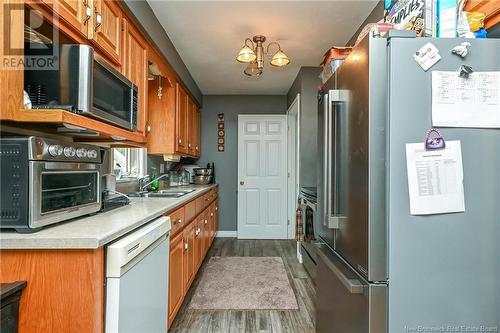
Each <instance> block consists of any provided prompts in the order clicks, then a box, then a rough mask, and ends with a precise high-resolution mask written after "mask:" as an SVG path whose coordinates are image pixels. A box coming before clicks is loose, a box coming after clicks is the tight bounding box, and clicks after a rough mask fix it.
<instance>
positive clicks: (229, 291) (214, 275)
mask: <svg viewBox="0 0 500 333" xmlns="http://www.w3.org/2000/svg"><path fill="white" fill-rule="evenodd" d="M189 308H191V309H199V310H201V309H203V310H268V309H275V310H295V309H298V305H297V300H296V299H295V295H294V293H293V290H292V287H291V286H290V282H289V281H288V277H287V275H286V271H285V265H284V264H283V260H282V259H281V258H280V257H212V258H210V261H209V262H208V264H207V266H206V267H205V269H204V271H203V275H202V277H201V280H200V283H199V284H198V287H197V288H196V291H195V294H194V295H193V298H192V299H191V302H190V304H189Z"/></svg>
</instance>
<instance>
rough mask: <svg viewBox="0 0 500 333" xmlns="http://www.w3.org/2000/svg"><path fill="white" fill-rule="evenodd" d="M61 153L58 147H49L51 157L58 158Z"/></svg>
mask: <svg viewBox="0 0 500 333" xmlns="http://www.w3.org/2000/svg"><path fill="white" fill-rule="evenodd" d="M62 153H63V147H61V146H59V145H50V146H49V154H50V155H51V156H60V155H61V154H62Z"/></svg>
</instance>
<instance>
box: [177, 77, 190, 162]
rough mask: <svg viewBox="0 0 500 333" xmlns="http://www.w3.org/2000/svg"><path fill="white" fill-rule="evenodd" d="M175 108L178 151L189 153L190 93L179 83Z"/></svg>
mask: <svg viewBox="0 0 500 333" xmlns="http://www.w3.org/2000/svg"><path fill="white" fill-rule="evenodd" d="M176 101H177V105H176V108H175V118H176V122H175V133H176V143H175V145H176V149H175V150H176V152H177V153H179V154H188V153H189V148H188V141H189V138H188V95H187V93H186V91H185V90H184V88H182V87H181V85H180V84H179V83H177V86H176Z"/></svg>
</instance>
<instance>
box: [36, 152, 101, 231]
mask: <svg viewBox="0 0 500 333" xmlns="http://www.w3.org/2000/svg"><path fill="white" fill-rule="evenodd" d="M29 175H30V176H29V177H30V183H29V184H30V185H29V186H30V203H31V209H30V221H29V224H30V228H39V227H42V226H44V225H48V224H52V223H56V222H61V221H64V220H69V219H72V218H75V217H79V216H82V215H86V214H91V213H95V212H97V211H99V210H100V209H101V186H100V179H101V178H100V165H98V164H90V163H85V164H84V163H61V162H41V161H31V162H30V165H29Z"/></svg>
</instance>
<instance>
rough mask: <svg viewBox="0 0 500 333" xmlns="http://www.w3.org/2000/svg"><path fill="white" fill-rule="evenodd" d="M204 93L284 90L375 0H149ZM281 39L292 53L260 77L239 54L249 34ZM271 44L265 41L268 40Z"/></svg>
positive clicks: (348, 32)
mask: <svg viewBox="0 0 500 333" xmlns="http://www.w3.org/2000/svg"><path fill="white" fill-rule="evenodd" d="M147 1H148V2H149V4H150V6H151V8H152V9H153V11H154V13H155V14H156V16H157V17H158V19H159V21H160V23H161V24H162V25H163V27H164V29H165V31H166V32H167V34H168V36H169V37H170V39H171V40H172V43H173V44H174V45H175V47H176V49H177V51H178V52H179V54H180V56H181V58H182V59H183V60H184V63H185V64H186V66H187V68H188V69H189V72H190V73H191V75H192V76H193V78H194V80H195V81H196V83H197V84H198V86H199V88H200V89H201V91H202V93H203V94H204V95H232V94H243V95H258V94H268V95H274V94H275V95H282V94H286V93H287V91H288V89H289V88H290V86H291V85H292V82H293V80H294V79H295V77H296V75H297V73H298V71H299V69H300V67H302V66H318V65H319V63H320V62H321V60H322V56H323V54H324V52H325V51H326V50H327V49H329V48H330V47H331V46H332V45H345V43H346V42H347V41H348V40H349V39H350V37H351V36H352V35H353V34H354V32H356V30H357V29H358V27H359V26H360V25H361V23H362V22H363V21H364V20H365V19H366V17H368V15H369V14H370V12H371V11H372V9H373V8H374V7H375V5H376V4H377V2H376V0H364V1H356V0H355V1H353V0H351V1H348V0H344V1H338V0H337V1H309V0H308V1H213V0H212V1H209V0H205V1H179V0H177V1H171V0H147ZM257 34H262V35H264V36H266V37H267V39H268V41H275V40H276V41H278V42H279V43H280V44H281V48H282V50H283V51H284V52H285V53H286V54H287V55H288V56H289V57H290V59H291V63H290V64H289V65H288V66H285V67H281V68H276V67H273V66H271V65H270V64H269V61H266V64H265V67H264V73H263V74H262V75H261V76H260V77H258V78H252V77H247V76H245V75H244V74H243V70H244V68H245V65H244V64H241V63H238V62H237V61H236V59H235V57H236V54H237V53H238V51H239V49H240V48H241V47H242V46H243V43H244V40H245V38H246V37H250V38H251V37H252V36H254V35H257ZM266 45H267V42H266V43H265V44H264V46H266Z"/></svg>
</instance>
